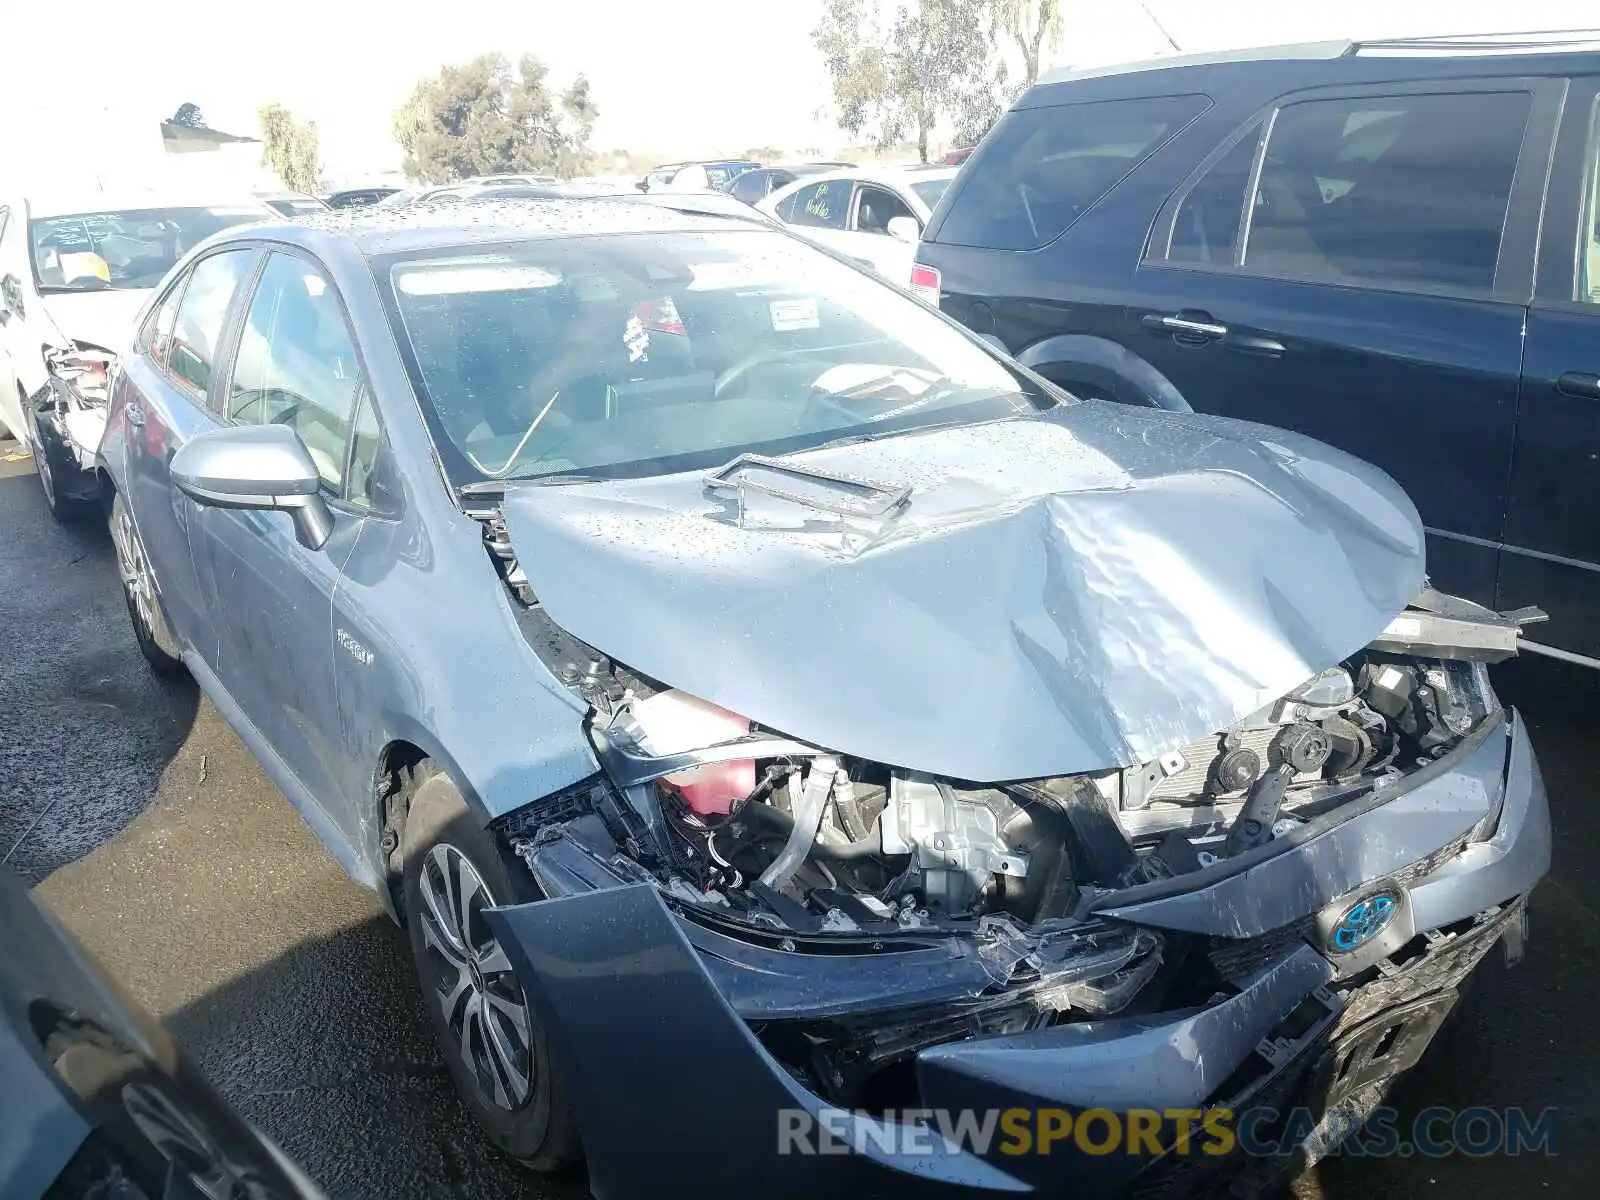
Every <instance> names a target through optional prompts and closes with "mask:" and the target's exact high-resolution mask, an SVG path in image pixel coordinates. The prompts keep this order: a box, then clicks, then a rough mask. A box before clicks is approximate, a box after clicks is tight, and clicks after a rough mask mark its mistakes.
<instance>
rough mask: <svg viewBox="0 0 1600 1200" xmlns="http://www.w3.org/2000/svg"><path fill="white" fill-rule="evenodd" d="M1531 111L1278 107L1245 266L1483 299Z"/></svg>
mask: <svg viewBox="0 0 1600 1200" xmlns="http://www.w3.org/2000/svg"><path fill="white" fill-rule="evenodd" d="M1531 106H1532V97H1531V96H1530V95H1529V94H1528V93H1527V92H1459V93H1420V94H1416V95H1398V96H1363V97H1359V98H1350V99H1337V100H1307V101H1302V102H1300V103H1296V104H1289V105H1285V106H1284V107H1283V108H1281V109H1279V110H1278V113H1277V116H1276V117H1275V118H1274V120H1273V123H1272V128H1271V132H1270V133H1269V135H1268V141H1267V148H1266V153H1265V156H1264V157H1263V160H1262V165H1261V176H1260V180H1259V182H1258V184H1257V187H1256V191H1255V196H1254V200H1253V203H1252V204H1251V205H1250V210H1249V212H1248V214H1247V216H1246V222H1245V227H1246V230H1247V232H1246V235H1245V246H1244V256H1243V266H1244V267H1246V268H1247V269H1250V270H1253V271H1261V272H1266V273H1269V274H1274V275H1287V276H1291V277H1295V278H1301V279H1312V280H1319V281H1325V282H1339V283H1343V282H1350V283H1379V284H1383V283H1391V284H1401V285H1405V286H1412V287H1419V286H1420V287H1428V286H1435V287H1444V288H1449V289H1465V290H1481V291H1487V290H1489V289H1490V288H1492V287H1493V286H1494V274H1495V266H1496V263H1497V261H1498V259H1499V255H1500V237H1501V233H1502V230H1503V228H1504V226H1505V220H1506V210H1507V207H1508V205H1509V203H1510V199H1511V184H1512V179H1513V176H1514V175H1515V174H1516V167H1517V157H1518V155H1519V154H1520V153H1521V149H1522V137H1523V130H1524V128H1525V127H1526V125H1527V120H1528V113H1529V110H1530V108H1531Z"/></svg>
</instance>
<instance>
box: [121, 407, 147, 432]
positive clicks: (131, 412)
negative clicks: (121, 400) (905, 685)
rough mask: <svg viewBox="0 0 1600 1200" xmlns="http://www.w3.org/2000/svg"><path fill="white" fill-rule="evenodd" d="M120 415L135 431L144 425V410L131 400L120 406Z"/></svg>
mask: <svg viewBox="0 0 1600 1200" xmlns="http://www.w3.org/2000/svg"><path fill="white" fill-rule="evenodd" d="M122 415H123V417H124V418H125V419H126V420H127V422H128V424H129V425H132V426H133V427H134V428H135V429H137V428H138V427H139V426H141V425H143V424H144V409H142V408H140V407H139V405H138V403H137V402H135V401H133V400H129V401H128V402H127V403H126V404H124V405H123V406H122Z"/></svg>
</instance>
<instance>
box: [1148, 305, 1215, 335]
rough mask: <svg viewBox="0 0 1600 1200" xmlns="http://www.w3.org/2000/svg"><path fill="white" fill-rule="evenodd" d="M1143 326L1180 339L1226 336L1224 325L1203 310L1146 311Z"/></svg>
mask: <svg viewBox="0 0 1600 1200" xmlns="http://www.w3.org/2000/svg"><path fill="white" fill-rule="evenodd" d="M1144 327H1145V328H1146V329H1154V330H1155V331H1156V332H1157V333H1170V334H1172V335H1173V336H1174V337H1176V338H1178V339H1180V340H1182V341H1201V342H1214V341H1216V340H1218V339H1219V338H1225V337H1227V336H1228V327H1227V326H1226V325H1222V324H1219V323H1218V322H1217V321H1215V320H1213V319H1212V316H1211V314H1210V313H1203V312H1188V311H1184V312H1178V313H1147V314H1146V315H1145V317H1144Z"/></svg>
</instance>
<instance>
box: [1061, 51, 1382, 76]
mask: <svg viewBox="0 0 1600 1200" xmlns="http://www.w3.org/2000/svg"><path fill="white" fill-rule="evenodd" d="M1354 48H1355V43H1354V42H1348V41H1333V42H1295V43H1292V44H1289V45H1283V46H1246V47H1244V48H1242V49H1238V50H1206V51H1201V52H1199V53H1196V54H1160V55H1156V56H1155V57H1153V58H1142V59H1136V60H1134V61H1132V62H1122V63H1108V64H1107V65H1105V66H1102V67H1057V68H1056V69H1055V70H1053V71H1046V72H1045V73H1044V74H1042V75H1040V76H1039V80H1038V82H1039V83H1041V84H1046V83H1065V82H1067V81H1068V80H1077V79H1100V78H1104V77H1106V76H1111V75H1131V74H1135V73H1137V72H1140V71H1155V70H1160V69H1163V68H1166V67H1208V66H1220V65H1222V64H1225V63H1240V62H1278V61H1282V60H1283V59H1320V58H1342V57H1344V56H1345V55H1347V54H1351V53H1353V52H1354Z"/></svg>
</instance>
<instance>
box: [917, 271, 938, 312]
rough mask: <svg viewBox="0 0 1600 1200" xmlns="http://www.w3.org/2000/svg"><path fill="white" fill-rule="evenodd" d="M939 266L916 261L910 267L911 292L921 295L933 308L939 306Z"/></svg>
mask: <svg viewBox="0 0 1600 1200" xmlns="http://www.w3.org/2000/svg"><path fill="white" fill-rule="evenodd" d="M939 284H940V279H939V268H938V267H925V266H923V265H922V264H921V263H917V264H916V265H914V266H913V267H912V268H911V294H912V295H913V296H921V297H922V298H923V299H924V300H926V301H927V302H928V303H929V304H931V305H933V306H934V307H935V308H938V307H939Z"/></svg>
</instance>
